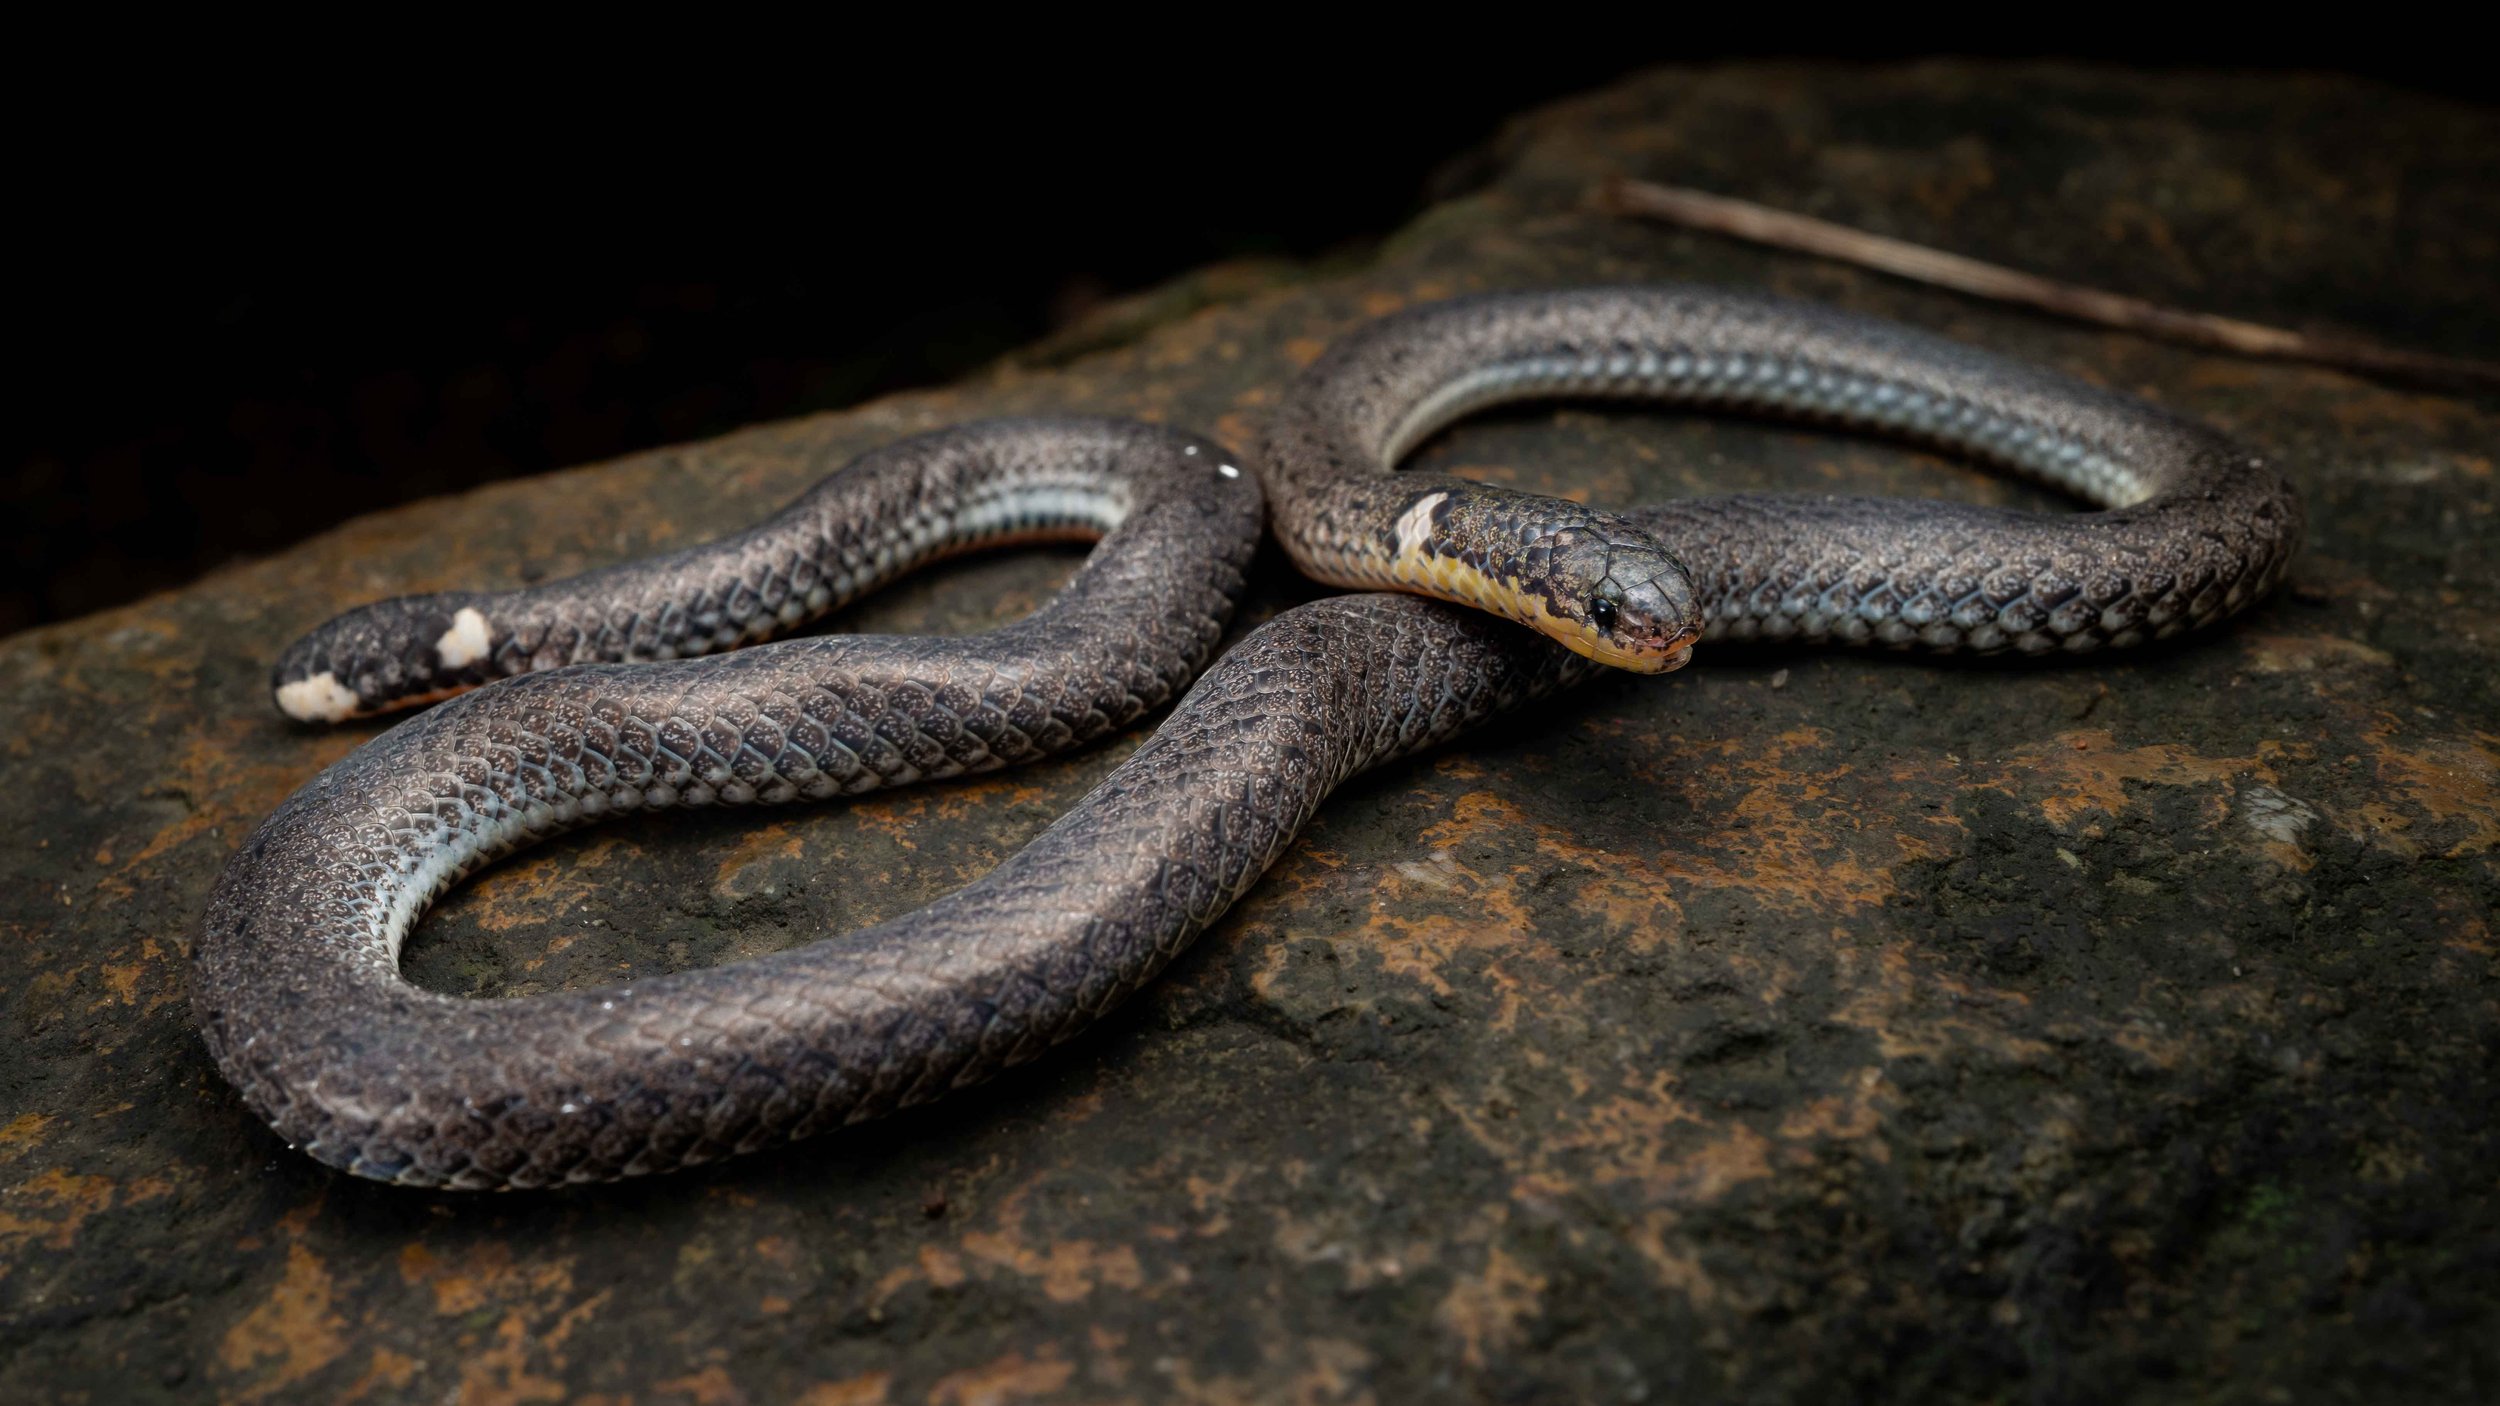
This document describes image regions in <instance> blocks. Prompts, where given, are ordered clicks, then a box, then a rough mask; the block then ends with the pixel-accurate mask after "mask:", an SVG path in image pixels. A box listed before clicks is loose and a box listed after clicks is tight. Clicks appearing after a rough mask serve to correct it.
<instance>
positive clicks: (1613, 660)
mask: <svg viewBox="0 0 2500 1406" xmlns="http://www.w3.org/2000/svg"><path fill="white" fill-rule="evenodd" d="M1555 638H1558V639H1560V640H1561V641H1562V642H1563V644H1564V645H1566V646H1568V647H1569V648H1570V650H1571V652H1572V653H1574V654H1577V655H1580V656H1582V657H1583V658H1587V659H1594V660H1596V661H1597V662H1598V663H1600V664H1604V665H1607V666H1609V667H1611V668H1616V669H1622V670H1625V671H1626V672H1629V673H1635V674H1670V673H1673V672H1675V671H1676V670H1678V669H1681V668H1683V667H1684V666H1685V665H1687V664H1690V663H1692V662H1693V646H1694V645H1695V644H1697V643H1699V642H1700V640H1701V634H1700V632H1699V631H1694V630H1686V631H1682V632H1680V633H1678V634H1676V635H1674V636H1673V637H1671V638H1669V639H1668V640H1667V641H1666V642H1665V643H1664V644H1651V643H1647V642H1643V643H1642V644H1640V645H1638V646H1633V647H1627V646H1625V645H1624V644H1622V643H1620V642H1618V641H1615V640H1611V639H1608V638H1606V637H1605V636H1604V635H1601V634H1598V633H1597V632H1596V631H1594V630H1575V631H1572V632H1571V633H1569V634H1564V635H1558V636H1555Z"/></svg>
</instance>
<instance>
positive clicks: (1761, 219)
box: [1597, 176, 2500, 385]
mask: <svg viewBox="0 0 2500 1406" xmlns="http://www.w3.org/2000/svg"><path fill="white" fill-rule="evenodd" d="M1597 203H1598V205H1599V207H1600V208H1602V209H1606V210H1609V211H1611V212H1613V213H1615V214H1620V215H1638V216H1641V217H1643V218H1646V219H1653V220H1663V221H1665V222H1667V223H1669V224H1676V225H1683V226H1686V227H1688V228H1692V229H1698V230H1706V231H1708V232H1710V233H1712V234H1724V235H1729V236H1732V237H1734V238H1737V239H1747V240H1751V241H1753V242H1754V243H1757V244H1768V245H1771V246H1773V247H1774V248H1779V249H1794V250H1796V251H1798V252H1799V253H1804V254H1817V255H1820V256H1822V257H1824V258H1827V259H1838V260H1840V261H1841V262H1843V263H1850V264H1856V265H1858V266H1860V267H1862V268H1871V269H1876V270H1878V271H1880V272H1883V273H1889V274H1897V275H1899V276H1900V277H1902V278H1908V279H1914V280H1916V281H1917V282H1920V283H1929V284H1935V285H1937V286H1940V287H1944V288H1951V289H1954V290H1956V291H1959V292H1963V293H1969V294H1971V295H1973V296H1975V297H1981V298H1990V299H1994V300H1995V301H1998V302H2004V303H2019V304H2021V305H2023V306H2025V307H2032V308H2038V309H2039V310H2040V311H2042V312H2048V313H2055V314H2057V315H2058V316H2060V317H2071V318H2074V319H2076V320H2077V321H2081V322H2090V323H2097V324H2098V325H2100V326H2103V327H2115V328H2118V329H2120V330H2121V331H2127V332H2142V333H2145V334H2147V335H2150V336H2155V337H2166V338H2168V339H2170V340H2172V341H2175V342H2186V343H2188V344H2189V345H2191V346H2200V347H2215V348H2219V349H2221V350H2223V351H2228V352H2237V353H2239V354H2240V355H2242V356H2263V357H2276V358H2280V359H2283V360H2289V361H2307V362H2315V363H2317V364H2319V365H2323V366H2337V367H2343V368H2346V369H2350V370H2356V371H2373V372H2380V373H2384V374H2389V375H2395V376H2404V377H2409V378H2428V379H2431V380H2437V381H2457V380H2465V381H2474V382H2479V383H2481V384H2484V385H2500V364H2495V363H2492V362H2488V361H2476V360H2471V359H2469V358H2465V357H2454V356H2438V355H2435V354H2432V353H2429V352H2415V351H2406V350H2404V349H2402V348H2399V347H2390V346H2383V345H2381V344H2379V343H2377V342H2370V341H2364V340H2362V339H2360V338H2357V337H2342V336H2336V335H2334V334H2332V333H2312V332H2293V331H2289V330H2286V329H2284V328H2281V327H2267V326H2264V325H2263V324H2261V323H2255V322H2242V321H2240V320H2239V319H2237V318H2231V317H2216V316H2214V315H2213V314H2211V313H2201V312H2183V311H2181V310H2180V309H2177V308H2167V307H2163V306H2161V305H2160V304H2158V303H2150V302H2146V301H2145V300H2144V299H2142V298H2130V297H2127V296H2126V295H2124V294H2122V293H2109V292H2104V291H2102V290H2101V289H2098V288H2085V287H2082V286H2080V285H2078V284H2073V283H2060V282H2058V281H2057V280H2055V279H2051V278H2042V277H2040V276H2039V275H2037V274H2030V273H2022V272H2020V271H2018V270H2015V269H2009V268H2003V267H2000V266H1998V265H1996V264H1988V263H1981V262H1980V261H1979V260H1977V259H1970V258H1964V257H1963V256H1962V255H1960V254H1948V253H1946V252H1944V251H1943V250H1941V249H1930V248H1927V247H1926V246H1925V245H1921V244H1910V243H1906V242H1904V241H1902V240H1898V239H1887V238H1885V237H1884V236H1882V235H1880V234H1869V233H1867V232H1866V231H1864V230H1859V229H1851V228H1849V227H1848V226H1847V225H1836V224H1833V223H1831V222H1830V221H1829V220H1818V219H1815V218H1813V217H1812V216H1809V215H1795V214H1790V213H1789V212H1788V211H1785V210H1774V209H1772V208H1771V207H1770V206H1768V205H1756V204H1754V203H1753V202H1752V201H1749V200H1736V199H1731V198H1730V197H1728V196H1724V195H1712V194H1710V193H1708V192H1707V191H1699V190H1690V189H1686V188H1684V187H1680V186H1662V185H1654V184H1652V183H1650V182H1648V181H1635V180H1629V179H1626V178H1624V177H1620V176H1618V177H1615V178H1614V179H1612V180H1609V181H1608V182H1606V184H1605V185H1604V186H1602V187H1600V188H1599V190H1598V196H1597Z"/></svg>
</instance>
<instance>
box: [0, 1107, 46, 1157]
mask: <svg viewBox="0 0 2500 1406" xmlns="http://www.w3.org/2000/svg"><path fill="white" fill-rule="evenodd" d="M51 1124H52V1115H51V1114H49V1113H20V1114H19V1115H17V1116H16V1117H14V1118H12V1119H10V1120H9V1121H8V1122H7V1124H5V1125H0V1161H5V1162H14V1161H16V1160H17V1159H18V1158H20V1157H23V1156H25V1155H26V1154H27V1153H29V1152H31V1151H33V1150H34V1149H35V1148H37V1147H39V1146H41V1145H42V1142H43V1130H44V1129H45V1128H47V1127H50V1126H51Z"/></svg>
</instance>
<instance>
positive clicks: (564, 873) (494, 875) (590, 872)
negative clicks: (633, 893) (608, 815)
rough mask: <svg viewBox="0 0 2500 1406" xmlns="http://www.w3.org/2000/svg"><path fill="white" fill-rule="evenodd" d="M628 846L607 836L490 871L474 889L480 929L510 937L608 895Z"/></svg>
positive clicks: (478, 881)
mask: <svg viewBox="0 0 2500 1406" xmlns="http://www.w3.org/2000/svg"><path fill="white" fill-rule="evenodd" d="M624 844H625V841H624V840H622V839H620V838H619V837H617V836H614V835H605V836H601V837H600V838H598V839H595V840H589V841H586V842H583V843H581V844H577V845H564V846H561V847H559V848H557V849H554V850H539V851H537V852H536V853H531V854H524V855H522V856H520V857H519V858H517V859H514V860H510V861H508V862H506V863H503V864H500V865H497V866H496V867H495V868H493V869H490V870H488V871H487V872H486V873H485V874H483V875H481V876H480V877H479V878H478V879H477V881H476V883H475V885H474V890H473V891H474V913H475V916H476V918H477V924H478V926H479V927H482V928H484V929H486V930H487V931H488V932H506V931H509V930H511V929H513V928H516V927H519V926H521V925H522V924H524V923H535V922H547V921H550V920H552V919H555V918H558V917H561V916H567V915H570V914H571V913H573V911H574V910H575V909H577V908H579V907H580V906H581V905H582V904H584V903H588V902H591V901H592V900H595V899H597V898H600V897H602V896H604V895H606V894H608V893H609V892H610V891H612V890H613V889H614V887H615V882H616V881H615V876H614V875H613V874H611V873H609V872H608V866H609V863H610V861H611V860H613V859H615V858H616V857H617V851H618V849H619V848H620V847H621V846H623V845H624ZM630 853H631V851H630V850H629V851H628V854H630Z"/></svg>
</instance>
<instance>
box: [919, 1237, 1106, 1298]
mask: <svg viewBox="0 0 2500 1406" xmlns="http://www.w3.org/2000/svg"><path fill="white" fill-rule="evenodd" d="M963 1248H964V1253H966V1254H968V1255H970V1256H972V1257H973V1258H974V1259H977V1260H980V1261H983V1262H985V1263H988V1264H992V1265H996V1266H998V1267H999V1268H1001V1269H1008V1270H1013V1271H1014V1272H1015V1273H1017V1274H1021V1275H1023V1276H1025V1277H1026V1278H1030V1279H1038V1280H1040V1281H1041V1283H1042V1293H1043V1294H1044V1295H1046V1296H1048V1297H1049V1298H1050V1300H1051V1301H1052V1302H1053V1303H1074V1302H1075V1301H1076V1300H1078V1299H1081V1298H1084V1297H1085V1296H1086V1295H1088V1294H1090V1293H1092V1292H1094V1289H1095V1287H1096V1286H1097V1285H1103V1284H1108V1285H1110V1286H1111V1287H1113V1288H1115V1289H1135V1288H1138V1287H1139V1286H1141V1285H1143V1284H1144V1283H1145V1282H1146V1275H1145V1271H1144V1270H1143V1269H1142V1268H1140V1267H1139V1265H1138V1262H1137V1251H1135V1250H1133V1249H1131V1248H1130V1247H1128V1246H1126V1245H1113V1246H1109V1247H1107V1248H1106V1247H1103V1246H1099V1245H1096V1244H1095V1243H1094V1242H1093V1241H1091V1240H1060V1241H1055V1242H1053V1243H1052V1244H1051V1245H1050V1246H1048V1247H1047V1248H1045V1249H1035V1248H1034V1247H1032V1246H1030V1245H1025V1244H1022V1243H1020V1242H1018V1241H1017V1240H1015V1239H1014V1238H1013V1237H1011V1236H1007V1235H1000V1234H995V1233H992V1232H987V1231H976V1232H974V1233H972V1234H969V1235H966V1236H965V1237H964V1238H963Z"/></svg>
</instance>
